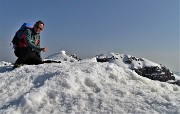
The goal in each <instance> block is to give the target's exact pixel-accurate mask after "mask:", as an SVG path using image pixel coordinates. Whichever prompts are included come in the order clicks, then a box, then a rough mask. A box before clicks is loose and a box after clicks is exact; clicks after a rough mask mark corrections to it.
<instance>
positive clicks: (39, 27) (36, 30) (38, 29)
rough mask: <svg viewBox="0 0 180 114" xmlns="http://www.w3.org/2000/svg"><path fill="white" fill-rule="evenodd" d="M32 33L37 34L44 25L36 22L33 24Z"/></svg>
mask: <svg viewBox="0 0 180 114" xmlns="http://www.w3.org/2000/svg"><path fill="white" fill-rule="evenodd" d="M33 28H34V32H35V33H36V34H39V33H40V32H41V31H42V30H43V29H44V23H43V22H42V21H37V22H36V23H35V24H34V27H33Z"/></svg>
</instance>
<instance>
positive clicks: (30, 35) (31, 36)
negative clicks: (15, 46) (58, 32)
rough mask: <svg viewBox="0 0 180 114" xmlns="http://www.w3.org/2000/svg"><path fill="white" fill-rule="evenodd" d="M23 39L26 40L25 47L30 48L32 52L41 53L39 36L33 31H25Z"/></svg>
mask: <svg viewBox="0 0 180 114" xmlns="http://www.w3.org/2000/svg"><path fill="white" fill-rule="evenodd" d="M24 37H25V40H26V47H28V48H31V49H32V51H35V52H37V53H40V52H41V48H40V35H39V34H36V33H35V32H34V30H33V29H26V30H25V32H24Z"/></svg>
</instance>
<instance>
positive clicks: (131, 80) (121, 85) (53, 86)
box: [0, 54, 180, 114]
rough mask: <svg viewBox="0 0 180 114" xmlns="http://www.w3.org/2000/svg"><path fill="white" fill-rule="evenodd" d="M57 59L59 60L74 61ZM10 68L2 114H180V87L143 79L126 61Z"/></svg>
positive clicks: (1, 84)
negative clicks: (124, 62)
mask: <svg viewBox="0 0 180 114" xmlns="http://www.w3.org/2000/svg"><path fill="white" fill-rule="evenodd" d="M55 55H56V56H59V57H60V58H54V59H58V60H64V59H63V57H65V58H67V57H69V56H66V54H64V55H63V57H62V56H60V55H61V54H60V55H59V54H54V56H55ZM126 56H127V55H126ZM1 63H4V62H1ZM114 63H117V64H114ZM120 64H121V65H122V66H121V65H120ZM146 64H147V65H150V64H151V62H150V61H148V60H147V63H146ZM146 64H143V65H146ZM153 64H154V63H153ZM10 66H11V64H6V65H4V64H1V67H0V113H2V114H6V113H7V114H27V113H30V114H50V113H52V114H61V113H85V114H92V113H98V114H99V113H102V114H104V113H121V114H123V113H124V114H127V113H145V114H152V113H153V114H154V113H166V114H169V113H175V114H180V86H177V85H173V84H168V83H165V82H159V81H153V80H150V79H148V78H145V77H142V76H139V75H137V74H136V73H135V72H134V71H132V70H130V69H129V67H130V66H128V65H127V64H123V63H121V62H120V61H114V62H112V63H109V62H105V63H99V62H96V59H95V58H91V59H84V60H81V61H74V62H70V61H62V63H51V64H48V63H47V64H42V65H31V66H30V65H24V66H22V67H20V68H17V69H15V70H12V69H10ZM134 67H136V65H134ZM140 67H141V66H140ZM2 69H4V70H2ZM5 70H7V71H5Z"/></svg>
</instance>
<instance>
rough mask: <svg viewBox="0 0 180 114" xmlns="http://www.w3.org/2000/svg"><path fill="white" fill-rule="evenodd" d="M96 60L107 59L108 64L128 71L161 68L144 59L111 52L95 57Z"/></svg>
mask: <svg viewBox="0 0 180 114" xmlns="http://www.w3.org/2000/svg"><path fill="white" fill-rule="evenodd" d="M97 58H99V59H103V58H104V59H109V60H110V62H113V63H116V64H117V65H119V66H120V67H123V68H130V69H137V68H143V67H150V66H158V67H161V65H160V64H157V63H154V62H152V61H149V60H147V59H144V58H137V57H134V56H131V55H125V54H120V53H113V52H108V53H105V54H100V55H97Z"/></svg>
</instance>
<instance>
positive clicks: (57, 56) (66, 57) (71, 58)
mask: <svg viewBox="0 0 180 114" xmlns="http://www.w3.org/2000/svg"><path fill="white" fill-rule="evenodd" d="M46 59H48V60H58V61H68V62H75V61H78V60H79V59H78V58H77V56H76V55H75V54H73V55H67V54H66V52H65V51H60V52H58V53H55V54H52V55H50V56H48V57H47V58H45V60H46Z"/></svg>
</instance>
